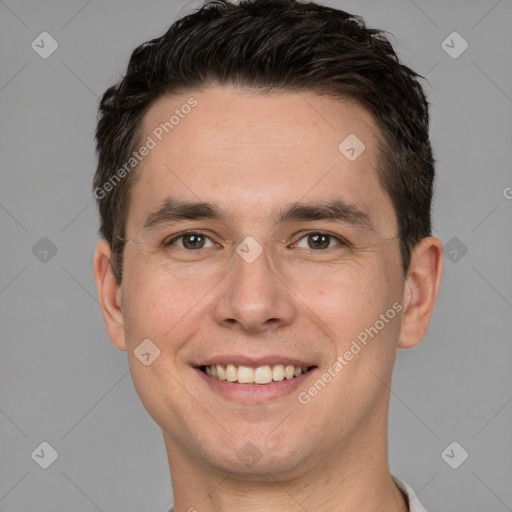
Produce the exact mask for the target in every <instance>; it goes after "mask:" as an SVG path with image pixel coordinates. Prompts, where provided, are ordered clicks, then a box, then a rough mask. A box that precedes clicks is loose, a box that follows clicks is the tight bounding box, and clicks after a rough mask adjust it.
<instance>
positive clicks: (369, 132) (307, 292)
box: [114, 87, 404, 475]
mask: <svg viewBox="0 0 512 512" xmlns="http://www.w3.org/2000/svg"><path fill="white" fill-rule="evenodd" d="M191 96H193V97H194V98H195V100H196V101H197V106H195V107H194V108H192V109H190V112H189V113H188V114H186V115H183V118H181V116H180V120H179V123H178V124H176V125H175V126H174V128H173V129H172V131H169V133H165V131H164V132H163V133H161V132H162V130H157V131H156V132H155V129H157V127H159V126H160V123H163V122H165V121H168V120H169V118H170V116H171V115H172V114H173V113H174V112H175V110H176V109H180V107H181V106H182V105H184V104H186V103H187V100H188V99H189V98H190V97H191ZM188 110H189V109H186V111H188ZM182 114H183V110H182ZM142 128H143V134H142V136H141V139H140V141H141V144H144V143H146V141H147V137H148V136H150V137H151V138H152V139H153V141H154V142H155V143H156V147H154V148H153V149H151V150H150V151H149V154H148V155H147V156H146V157H145V158H144V159H143V161H142V164H141V166H142V167H141V175H140V179H138V181H137V182H136V183H135V185H134V187H133V189H132V191H131V201H130V208H129V213H128V217H127V224H126V238H127V239H130V240H134V242H128V243H127V244H126V246H125V249H124V263H123V281H122V286H121V290H120V300H121V309H122V320H123V323H124V332H125V335H124V337H120V338H118V339H116V340H114V342H115V343H116V345H117V346H118V347H119V348H122V349H126V350H127V351H128V358H129V364H130V368H131V372H132V377H133V380H134V384H135V387H136V390H137V392H138V394H139V396H140V398H141V400H142V402H143V404H144V406H145V408H146V409H147V411H148V412H149V414H150V415H151V416H152V417H153V418H154V419H155V421H156V422H157V423H158V424H159V425H160V426H161V428H162V429H163V432H164V437H165V440H166V444H167V446H168V449H171V450H172V451H174V452H175V453H179V454H180V455H179V456H180V457H184V458H189V459H193V460H196V461H200V462H201V463H202V465H203V466H205V467H209V468H216V469H220V470H222V471H229V472H232V471H237V472H239V473H244V472H246V473H252V474H253V475H254V474H255V473H258V472H261V473H263V472H276V473H277V472H280V473H281V474H286V473H289V474H290V475H291V474H294V472H295V470H297V469H298V468H299V466H300V467H301V471H305V469H306V468H307V467H309V466H311V467H313V466H314V465H318V464H327V463H328V461H329V456H330V455H331V454H332V453H333V450H334V451H336V450H342V451H343V453H344V456H347V457H350V456H354V457H355V456H357V454H356V453H352V452H351V450H352V448H351V447H353V446H355V444H357V443H361V442H365V443H367V445H368V443H370V445H371V443H372V442H375V439H376V437H377V436H382V435H384V432H385V428H386V421H387V416H386V412H387V402H388V394H389V391H388V389H387V386H386V385H385V384H384V382H386V383H387V382H389V379H390V375H391V371H392V366H393V362H394V358H395V354H396V347H397V340H398V336H399V332H400V321H401V318H400V316H401V315H400V314H399V313H398V309H400V307H398V308H397V307H396V304H395V313H396V315H395V314H393V315H392V314H391V313H390V309H393V307H392V306H393V304H394V303H398V304H399V305H401V304H402V303H403V301H404V280H403V277H402V274H401V260H400V252H399V244H398V239H397V238H396V236H397V220H396V216H395V213H394V210H393V207H392V203H391V200H390V198H389V197H388V195H387V194H386V193H385V191H384V190H383V189H382V188H381V186H380V185H379V182H378V178H377V172H376V168H377V165H378V163H379V155H378V152H377V137H378V132H377V128H376V126H375V124H374V122H373V120H372V118H371V116H370V115H369V114H368V112H366V111H365V110H364V109H363V108H361V107H360V106H358V105H357V104H355V103H353V102H349V101H345V100H333V99H328V98H327V97H322V96H318V95H313V94H305V93H302V94H295V93H294V94H291V93H290V94H278V95H262V94H258V93H255V92H249V91H247V90H244V91H242V90H237V89H234V88H231V87H222V88H221V87H219V88H213V87H210V88H207V89H205V90H204V91H203V92H197V93H194V94H183V95H180V96H173V97H166V98H162V99H160V100H159V101H157V102H156V103H155V104H154V105H153V106H152V108H151V109H150V110H149V111H148V112H147V114H146V115H145V117H144V119H143V125H142ZM155 133H157V134H160V135H161V139H162V140H161V141H159V140H158V138H157V137H156V136H155ZM351 134H352V135H351ZM354 135H355V136H356V137H357V138H358V139H359V140H360V141H361V142H362V143H364V146H365V149H364V151H362V153H361V154H360V155H359V156H358V157H357V158H355V159H354V156H357V154H358V152H360V151H361V149H362V146H358V145H357V144H359V143H357V139H355V138H354ZM349 136H351V138H349V139H348V140H347V142H345V143H344V144H342V145H341V149H340V147H339V146H340V143H342V142H343V141H344V140H345V139H346V138H347V137H349ZM356 143H357V144H356ZM351 148H354V151H352V149H351ZM348 157H350V158H348ZM166 201H169V202H170V203H174V202H177V201H180V202H185V201H186V202H201V203H211V204H213V205H216V207H217V208H218V210H219V211H221V212H222V213H224V214H225V216H224V218H222V219H215V218H209V217H208V216H206V217H204V218H199V219H174V220H172V219H171V220H169V219H168V220H167V221H162V220H163V219H162V215H160V216H159V219H156V216H153V217H152V219H153V221H156V222H153V223H152V226H150V227H146V228H145V224H146V223H148V222H147V221H148V218H149V216H150V215H151V214H152V213H154V212H155V211H157V210H159V209H160V208H161V207H162V206H163V205H164V203H165V202H166ZM335 202H338V205H340V204H342V203H343V204H344V205H346V206H347V208H345V209H344V208H340V209H339V212H340V211H341V213H343V212H345V215H339V216H338V217H339V218H321V217H319V218H317V219H315V218H312V217H311V215H310V212H307V211H305V213H306V215H299V214H300V211H299V212H298V214H296V215H291V216H288V218H285V219H280V216H281V214H282V213H283V212H284V211H285V210H287V209H289V208H290V207H293V206H297V204H298V205H312V204H314V205H317V206H318V205H319V204H323V205H325V204H329V203H335ZM339 212H338V213H339ZM296 213H297V212H296ZM302 213H304V211H303V212H302ZM148 224H151V223H148ZM188 231H193V232H194V233H195V234H196V237H194V235H193V234H192V235H190V233H189V234H188V236H185V237H184V238H183V237H182V238H178V239H176V240H174V242H173V244H171V245H168V246H164V245H163V242H166V241H167V242H169V241H171V240H173V238H174V237H173V235H174V236H176V235H179V234H183V232H188ZM198 235H199V236H198ZM248 237H251V238H248ZM237 249H238V251H237ZM260 250H261V254H259V251H260ZM254 258H255V259H254ZM383 317H385V318H384V320H385V321H383ZM393 317H394V318H393ZM370 328H372V329H373V330H372V329H370ZM365 329H370V330H369V331H368V330H367V331H365ZM364 332H366V344H363V342H362V341H361V340H362V339H364V335H361V333H364ZM369 332H371V333H372V334H371V335H369V334H368V333H369ZM145 339H149V340H151V342H152V343H153V344H154V345H155V346H156V347H158V349H159V350H160V355H159V356H158V358H157V359H156V360H154V362H152V363H151V364H150V365H148V366H146V365H145V364H143V363H142V362H141V360H139V358H137V356H136V355H135V353H134V351H135V350H136V349H137V347H138V346H139V344H140V343H141V342H142V341H143V340H145ZM354 341H356V344H357V346H358V347H359V351H358V350H357V348H355V347H356V345H354V343H353V342H354ZM347 351H348V352H351V353H352V357H350V356H348V355H346V354H347ZM338 356H341V357H342V359H341V360H342V361H344V363H343V364H342V363H341V362H340V359H338V362H339V365H335V363H336V361H337V357H338ZM146 358H147V356H146ZM214 363H219V364H222V365H224V366H225V365H227V364H231V363H234V364H235V365H243V366H249V367H254V366H266V365H268V366H270V367H271V370H273V368H272V367H273V366H274V365H279V364H280V363H281V364H283V366H284V367H286V366H287V365H293V364H294V363H295V366H299V365H301V364H304V365H305V366H308V367H313V368H312V369H311V370H310V371H308V372H307V373H305V374H304V375H301V376H300V377H296V378H294V379H287V378H284V379H283V380H282V381H279V382H273V383H271V384H247V383H237V382H229V381H227V380H226V381H221V380H219V379H218V378H215V377H212V376H208V375H207V374H206V373H205V372H204V368H201V367H203V366H204V365H207V364H214ZM340 365H341V368H340ZM257 373H258V374H259V375H260V376H263V378H264V377H265V375H267V373H268V370H267V369H263V370H258V371H257ZM326 373H329V374H330V375H331V378H330V379H328V377H325V374H326ZM242 374H244V375H245V374H247V370H243V369H242ZM249 374H250V371H249ZM279 374H280V369H279V368H278V369H277V370H276V375H277V378H279ZM323 376H324V377H323ZM231 378H232V376H231ZM322 378H323V383H324V385H321V384H318V380H322ZM326 380H328V382H325V381H326ZM315 383H317V384H316V392H315V391H311V388H312V387H314V386H315ZM356 440H357V441H356ZM177 457H178V455H177Z"/></svg>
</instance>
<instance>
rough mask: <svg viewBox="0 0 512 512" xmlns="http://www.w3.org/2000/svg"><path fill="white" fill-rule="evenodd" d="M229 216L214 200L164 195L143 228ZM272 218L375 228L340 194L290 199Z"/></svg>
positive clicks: (361, 212)
mask: <svg viewBox="0 0 512 512" xmlns="http://www.w3.org/2000/svg"><path fill="white" fill-rule="evenodd" d="M231 218H233V216H232V215H229V214H228V213H227V211H226V210H224V209H222V208H221V207H219V206H218V205H216V204H213V203H208V202H201V201H196V202H194V201H184V200H181V199H171V198H167V199H166V200H165V201H164V202H163V204H162V206H161V207H160V208H159V209H158V210H156V211H154V212H152V213H150V214H149V215H148V216H147V217H146V220H145V222H144V229H151V228H154V227H156V226H159V225H162V224H166V223H169V222H176V221H180V220H205V219H210V220H220V221H222V222H227V221H228V220H229V219H231ZM272 220H273V222H274V224H275V225H277V224H282V223H285V222H290V221H314V220H316V221H318V220H333V221H337V222H343V223H347V224H351V225H354V226H356V227H359V228H363V229H367V230H369V231H376V229H375V226H374V225H373V223H372V221H371V218H370V216H369V215H368V213H366V212H364V211H363V210H361V209H360V208H358V207H357V206H355V205H352V204H347V203H346V202H345V201H343V200H342V199H339V198H338V199H334V200H331V201H322V202H313V203H291V204H288V205H286V206H284V207H281V208H279V209H278V210H277V212H274V214H273V215H272Z"/></svg>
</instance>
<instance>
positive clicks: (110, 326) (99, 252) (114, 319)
mask: <svg viewBox="0 0 512 512" xmlns="http://www.w3.org/2000/svg"><path fill="white" fill-rule="evenodd" d="M111 255H112V250H111V248H110V245H109V243H108V242H107V240H105V239H103V238H102V239H101V240H100V241H99V242H98V245H97V246H96V251H95V253H94V263H93V270H94V279H95V280H96V286H97V288H98V298H99V302H100V306H101V312H102V314H103V320H104V321H105V325H106V327H107V331H108V334H109V336H110V339H111V340H112V343H113V344H114V345H115V346H116V347H117V348H118V349H120V350H126V340H125V334H124V322H123V312H122V308H121V286H120V285H119V283H118V282H117V280H116V278H115V276H114V274H113V272H112V268H111V265H110V259H111Z"/></svg>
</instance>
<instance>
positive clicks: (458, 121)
mask: <svg viewBox="0 0 512 512" xmlns="http://www.w3.org/2000/svg"><path fill="white" fill-rule="evenodd" d="M325 3H326V4H327V5H331V6H334V7H339V8H342V9H346V10H348V11H351V12H354V13H358V14H361V15H363V16H364V17H365V19H366V21H367V22H368V24H369V25H372V26H375V27H377V28H382V29H386V30H388V31H390V32H391V33H393V34H394V35H395V38H394V39H392V42H393V43H394V44H395V45H396V48H397V50H398V52H399V54H400V56H401V58H402V59H403V61H404V62H405V63H408V64H409V65H410V66H411V67H413V68H414V69H415V70H417V71H418V72H419V73H422V74H424V75H426V76H427V78H428V80H429V83H428V84H427V85H426V91H427V93H428V95H429V98H430V101H431V103H432V130H431V133H432V142H433V145H434V149H435V155H436V158H437V160H438V168H437V169H438V180H437V195H436V199H435V205H434V211H435V213H434V225H435V230H436V234H437V235H438V236H439V237H440V238H441V240H442V241H443V242H448V241H450V240H451V241H450V242H449V244H448V246H447V247H448V250H447V251H446V253H445V254H446V257H445V272H444V280H443V284H442V288H441V293H440V297H439V300H438V304H437V306H436V310H435V312H434V317H433V320H432V323H431V327H430V330H429V332H428V334H427V336H426V338H425V339H424V341H423V342H422V343H421V344H420V345H419V346H418V347H416V348H414V349H410V350H403V351H400V352H399V357H398V361H397V365H396V369H395V374H394V380H393V385H392V394H391V409H390V441H389V442H390V463H391V469H392V471H393V472H394V473H395V474H397V475H399V476H401V477H402V478H404V479H405V480H406V481H407V482H408V483H409V484H410V485H411V486H412V487H413V488H414V489H415V491H416V492H418V493H419V498H420V500H421V501H422V502H423V504H424V506H425V507H426V508H427V509H429V510H430V511H443V512H444V511H457V512H463V511H464V512H482V511H485V512H502V511H506V510H511V509H512V486H511V482H512V434H511V432H512V428H511V426H512V403H511V402H512V385H511V384H512V372H511V371H510V365H511V361H512V344H511V331H512V325H511V324H512V322H511V317H512V316H511V313H512V272H511V263H510V262H511V261H512V258H511V256H512V237H511V234H512V216H511V212H512V200H511V199H509V198H510V197H512V189H511V188H507V187H512V173H511V160H512V155H511V140H512V138H511V135H512V115H511V114H512V59H511V58H510V55H511V48H512V45H511V43H512V31H511V29H510V27H511V21H512V2H511V1H510V0H501V1H496V0H482V1H441V0H436V1H425V0H423V1H420V0H415V1H414V2H413V1H411V0H386V1H382V0H381V1H377V0H372V1H370V0H368V1H355V0H353V1H341V0H339V1H338V0H331V1H330V2H325ZM199 4H200V2H197V1H194V2H189V3H186V2H185V1H181V0H179V1H178V0H177V1H146V2H141V1H138V2H137V1H133V0H132V1H124V2H122V1H121V0H115V1H114V0H110V1H104V2H99V1H98V0H92V1H89V2H87V1H86V0H83V1H82V0H80V1H64V0H61V1H49V0H45V1H37V2H36V1H21V0H5V1H0V66H1V70H2V72H1V75H0V116H1V117H0V119H1V125H0V130H1V133H0V159H1V180H2V181H1V183H2V184H1V188H0V226H1V234H2V238H1V240H2V243H1V249H0V250H1V253H0V258H1V267H0V310H1V323H0V333H1V356H0V426H1V428H0V449H1V452H0V510H1V511H2V512H15V511H19V512H22V511H23V512H29V511H32V512H35V511H37V512H45V511H51V512H56V511H63V512H64V511H66V512H73V511H82V512H84V511H98V510H100V511H104V512H107V511H112V512H114V511H144V512H152V511H155V512H159V511H165V510H167V509H168V507H169V506H170V504H171V503H172V493H171V487H170V475H169V469H168V465H167V459H166V455H165V450H164V444H163V439H162V436H161V431H160V429H159V427H158V426H157V425H156V424H155V423H154V422H153V420H152V419H151V418H150V417H149V415H148V414H147V413H146V411H145V410H144V408H143V407H142V405H141V404H140V402H139V399H138V396H137V395H136V393H135V390H134V387H133V384H132V381H131V378H130V375H129V372H128V365H127V360H126V354H125V353H124V352H121V351H118V350H117V349H116V348H115V347H114V346H113V345H112V343H111V342H110V340H109V338H108V336H107V333H106V330H105V328H104V324H103V320H102V317H101V314H100V308H99V305H98V302H97V299H96V289H95V283H94V280H93V274H92V257H93V252H94V248H95V244H96V241H97V234H96V230H97V225H98V218H97V213H96V208H95V204H94V201H93V198H92V194H91V192H90V186H91V180H92V176H93V172H94V167H95V155H94V146H93V133H94V129H95V118H96V110H97V105H98V97H99V96H100V95H101V94H102V93H103V91H104V90H105V89H106V88H107V87H108V86H109V85H111V84H112V83H113V82H115V81H117V79H118V78H119V76H120V73H121V72H122V71H123V70H124V68H125V66H126V64H127V62H128V57H129V55H130V52H131V50H132V49H133V48H134V47H135V46H136V45H138V44H140V43H142V42H143V41H145V40H147V39H148V38H151V37H156V36H158V35H160V34H162V33H163V32H164V31H165V30H166V29H167V28H168V26H169V25H170V24H171V23H172V22H173V21H174V20H175V19H176V18H177V16H178V12H179V11H180V9H182V12H181V14H180V16H181V15H182V14H183V13H188V12H191V10H192V9H193V8H195V7H197V6H198V5H199ZM43 31H47V32H49V33H50V34H51V35H52V37H53V38H55V39H56V40H57V41H58V44H59V47H58V49H57V50H56V51H55V53H53V54H52V55H51V56H50V57H49V58H47V59H42V58H41V57H40V56H39V55H38V54H37V53H36V52H35V51H34V50H33V49H32V48H31V42H32V41H33V40H35V39H36V38H37V36H38V35H39V34H40V33H41V32H43ZM453 31H457V32H458V33H460V34H461V36H462V37H463V38H464V39H465V40H466V41H467V42H468V44H469V47H468V49H467V50H466V51H465V52H464V53H463V54H462V55H460V56H459V57H458V58H452V57H451V56H450V55H448V53H447V52H446V51H445V50H444V49H443V47H442V45H441V43H442V41H443V40H445V39H446V38H447V36H448V35H449V34H451V33H452V32H453ZM445 44H449V45H450V46H453V47H454V48H453V49H452V52H453V51H455V50H458V49H460V48H461V46H460V44H461V41H460V40H454V42H453V43H452V42H451V40H450V39H448V42H447V43H445ZM507 196H508V198H507ZM43 237H47V238H48V239H49V240H51V242H52V243H53V244H54V245H55V247H56V249H57V252H56V254H54V255H52V252H51V250H50V252H48V253H47V254H45V253H44V250H45V248H46V250H48V241H46V240H44V241H42V242H39V241H40V239H41V238H43ZM38 242H39V245H36V244H37V243H38ZM34 246H36V248H35V249H33V247H34ZM464 247H466V248H467V253H465V254H464ZM454 251H455V252H454ZM45 260H46V261H45ZM43 441H46V442H48V443H50V445H51V446H53V447H54V449H55V450H56V451H57V452H58V458H57V460H56V461H55V462H54V463H53V464H52V465H51V466H50V467H49V468H48V469H46V470H45V469H42V468H41V467H40V466H39V465H38V464H36V462H35V461H34V460H33V459H32V458H31V453H32V452H33V451H34V449H35V448H36V447H38V446H39V444H40V443H41V442H43ZM453 441H457V442H458V443H459V444H460V445H461V446H462V447H463V448H464V449H465V450H466V451H467V452H468V453H469V457H468V459H467V460H466V461H465V462H464V463H463V464H462V465H460V467H458V469H452V468H451V467H450V466H449V465H448V464H447V463H446V462H445V461H444V460H443V459H442V457H441V453H442V452H443V450H444V449H445V448H446V447H447V446H448V445H449V444H450V443H451V442H453ZM461 453H462V452H461V449H460V448H456V449H455V450H454V452H450V455H452V454H453V455H452V457H451V458H452V460H457V458H459V457H460V454H461Z"/></svg>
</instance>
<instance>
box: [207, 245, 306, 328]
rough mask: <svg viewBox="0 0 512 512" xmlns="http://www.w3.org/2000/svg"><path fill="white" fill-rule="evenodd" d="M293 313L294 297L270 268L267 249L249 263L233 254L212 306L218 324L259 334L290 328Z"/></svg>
mask: <svg viewBox="0 0 512 512" xmlns="http://www.w3.org/2000/svg"><path fill="white" fill-rule="evenodd" d="M296 313H297V311H296V306H295V304H294V294H293V292H292V291H291V290H290V289H289V288H288V287H287V286H286V284H285V283H284V282H283V280H282V278H281V276H279V271H278V269H276V268H274V266H273V265H272V261H271V255H270V250H269V249H268V248H263V252H262V253H261V254H260V255H259V256H258V257H257V258H256V259H255V260H254V261H252V262H248V261H246V260H244V258H242V257H241V256H239V254H237V253H235V254H234V255H233V262H232V268H231V270H230V271H229V272H228V274H227V275H226V277H225V279H223V280H222V282H221V283H220V286H219V289H218V295H217V298H216V301H215V304H214V307H213V314H214V317H215V321H216V322H217V323H218V324H219V325H222V326H224V327H230V328H238V329H240V330H244V331H249V332H262V331H266V330H270V329H276V328H278V327H283V326H287V325H290V324H291V323H292V322H293V319H294V317H295V315H296Z"/></svg>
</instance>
